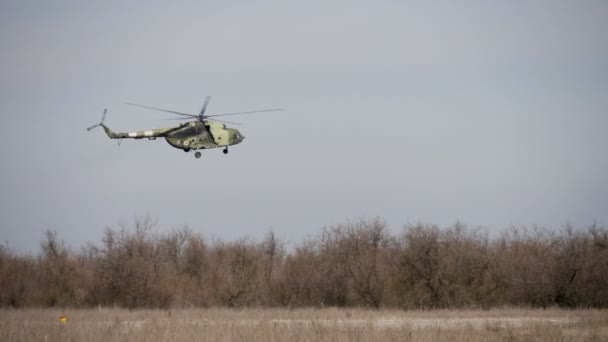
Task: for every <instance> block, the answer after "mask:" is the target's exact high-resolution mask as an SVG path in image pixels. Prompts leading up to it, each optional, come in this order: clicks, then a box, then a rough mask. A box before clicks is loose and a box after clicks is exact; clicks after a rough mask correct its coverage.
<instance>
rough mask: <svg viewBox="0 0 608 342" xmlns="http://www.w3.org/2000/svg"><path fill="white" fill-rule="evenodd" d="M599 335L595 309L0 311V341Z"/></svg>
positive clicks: (605, 319) (453, 341) (605, 329)
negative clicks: (64, 318)
mask: <svg viewBox="0 0 608 342" xmlns="http://www.w3.org/2000/svg"><path fill="white" fill-rule="evenodd" d="M61 315H65V316H67V322H65V323H64V324H62V323H60V322H59V317H60V316H61ZM606 340H608V311H600V310H568V311H565V310H558V309H550V310H523V309H501V310H488V311H475V310H468V311H465V310H461V311H448V310H446V311H396V310H379V311H373V310H363V309H295V310H288V309H174V310H124V309H105V308H101V309H65V310H59V309H19V310H12V309H3V310H0V341H62V342H68V341H450V342H458V341H606Z"/></svg>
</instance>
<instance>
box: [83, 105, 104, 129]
mask: <svg viewBox="0 0 608 342" xmlns="http://www.w3.org/2000/svg"><path fill="white" fill-rule="evenodd" d="M106 114H108V110H107V109H104V110H103V115H102V116H101V122H100V123H98V124H97V125H93V126H91V127H89V128H87V131H90V130H92V129H93V128H97V127H100V126H105V125H104V124H103V122H104V120H105V119H106Z"/></svg>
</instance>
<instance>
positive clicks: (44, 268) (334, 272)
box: [0, 217, 608, 314]
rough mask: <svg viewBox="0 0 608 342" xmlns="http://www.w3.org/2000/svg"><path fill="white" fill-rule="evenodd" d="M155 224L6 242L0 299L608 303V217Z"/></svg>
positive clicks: (296, 304) (120, 303) (462, 305)
mask: <svg viewBox="0 0 608 342" xmlns="http://www.w3.org/2000/svg"><path fill="white" fill-rule="evenodd" d="M154 227H155V222H154V220H152V219H150V218H149V217H143V218H139V219H136V220H135V221H134V223H133V226H131V227H127V226H122V227H118V228H108V229H107V230H106V231H105V234H104V236H103V238H102V240H101V241H99V242H97V243H89V244H87V245H85V246H82V247H81V248H79V249H70V248H67V247H66V246H65V244H64V243H63V242H62V241H61V238H60V237H58V236H57V234H56V233H54V232H52V231H48V232H46V234H45V236H44V237H43V239H42V243H41V252H40V254H39V255H20V254H18V253H15V252H13V251H12V250H11V249H10V248H9V247H8V246H5V245H3V246H0V307H3V308H98V307H117V308H118V307H119V308H127V309H140V308H147V309H175V308H223V307H224V308H288V309H295V308H328V307H338V308H369V309H379V308H383V309H400V310H404V309H405V310H420V309H425V310H431V309H450V310H455V309H489V308H503V307H526V308H553V307H561V308H569V309H573V308H606V307H608V277H607V276H606V275H608V230H607V229H606V228H605V227H603V226H601V225H592V226H590V227H587V228H584V229H575V228H573V227H570V226H566V227H564V228H562V229H560V230H547V229H540V228H526V227H513V228H511V229H508V230H505V231H503V232H502V233H499V234H496V235H492V236H491V237H490V235H489V232H488V231H487V230H484V229H481V228H469V227H467V226H465V225H462V224H455V225H452V226H449V227H445V228H440V227H438V226H434V225H425V224H411V225H407V226H405V227H404V229H403V230H402V231H401V232H399V233H396V234H394V233H391V232H390V231H389V229H388V228H387V226H386V224H385V223H384V222H383V221H382V220H381V219H369V220H360V221H353V222H346V223H344V224H339V225H334V226H329V227H325V228H323V229H322V230H321V231H320V232H318V234H316V235H315V236H312V237H310V238H308V239H306V240H305V241H301V242H299V243H295V244H294V243H290V245H289V248H286V245H285V243H284V242H283V241H282V240H280V239H279V238H278V237H277V236H276V235H275V234H274V233H272V232H269V233H268V234H267V235H266V237H265V238H264V239H263V240H262V241H254V240H251V239H247V238H243V239H240V240H237V241H229V242H227V241H217V240H209V239H207V238H205V237H204V236H202V235H200V234H198V233H193V232H192V231H191V230H189V229H187V228H181V229H176V230H172V231H170V232H163V233H159V232H156V231H155V229H154ZM7 312H11V313H12V312H13V311H5V312H4V314H6V313H7Z"/></svg>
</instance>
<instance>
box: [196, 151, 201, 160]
mask: <svg viewBox="0 0 608 342" xmlns="http://www.w3.org/2000/svg"><path fill="white" fill-rule="evenodd" d="M201 155H202V154H201V153H200V152H196V153H195V154H194V156H195V157H196V159H198V158H200V157H201Z"/></svg>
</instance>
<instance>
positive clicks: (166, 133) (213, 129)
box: [87, 96, 283, 159]
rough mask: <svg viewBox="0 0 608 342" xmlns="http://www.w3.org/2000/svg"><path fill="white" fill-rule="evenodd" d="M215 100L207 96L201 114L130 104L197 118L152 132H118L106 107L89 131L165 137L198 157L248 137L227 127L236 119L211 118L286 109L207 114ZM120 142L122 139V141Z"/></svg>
mask: <svg viewBox="0 0 608 342" xmlns="http://www.w3.org/2000/svg"><path fill="white" fill-rule="evenodd" d="M210 100H211V97H210V96H207V97H206V98H205V103H204V104H203V108H202V109H201V111H200V113H199V114H198V115H194V114H188V113H180V112H176V111H173V110H167V109H162V108H156V107H150V106H145V105H140V104H136V103H130V102H128V103H126V104H128V105H130V106H136V107H142V108H147V109H152V110H157V111H161V112H165V113H171V114H175V115H179V116H181V117H179V118H173V120H185V119H196V120H193V121H189V122H186V123H182V124H180V125H179V126H177V127H169V128H159V129H152V130H148V131H137V132H128V133H115V132H114V131H112V130H111V129H110V128H109V127H108V126H106V125H105V124H104V121H105V119H106V114H107V113H108V110H107V109H104V111H103V115H102V116H101V122H100V123H98V124H96V125H93V126H91V127H89V128H87V131H90V130H92V129H93V128H96V127H103V129H104V130H105V131H106V134H107V135H108V137H110V139H144V138H146V139H149V140H155V139H156V138H165V140H166V141H167V142H168V143H169V145H171V146H173V147H175V148H178V149H180V150H183V151H184V152H194V156H195V157H196V158H197V159H198V158H200V157H201V155H202V154H201V152H200V150H206V149H210V148H217V147H223V148H224V150H223V152H224V154H227V153H228V146H231V145H236V144H240V143H241V142H242V141H243V139H245V137H244V136H243V135H242V134H241V132H239V131H238V130H237V129H234V128H227V127H226V125H225V124H235V125H238V124H237V123H234V122H228V121H223V120H219V119H209V118H215V117H218V116H227V115H242V114H253V113H262V112H274V111H279V110H283V109H282V108H273V109H261V110H253V111H248V112H235V113H222V114H214V115H205V111H206V110H207V105H209V101H210ZM119 142H120V141H119Z"/></svg>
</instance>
